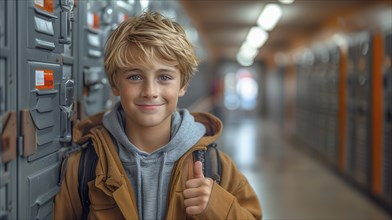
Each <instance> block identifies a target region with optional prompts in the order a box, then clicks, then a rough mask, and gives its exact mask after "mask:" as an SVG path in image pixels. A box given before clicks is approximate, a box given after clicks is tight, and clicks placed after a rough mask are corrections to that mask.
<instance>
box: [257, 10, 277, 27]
mask: <svg viewBox="0 0 392 220" xmlns="http://www.w3.org/2000/svg"><path fill="white" fill-rule="evenodd" d="M281 16H282V9H281V7H280V6H279V5H277V4H268V5H266V6H265V7H264V9H263V11H262V12H261V14H260V16H259V18H258V19H257V24H258V25H259V26H260V27H262V28H263V29H264V30H267V31H270V30H272V29H273V28H274V27H275V25H276V24H277V23H278V21H279V19H280V17H281Z"/></svg>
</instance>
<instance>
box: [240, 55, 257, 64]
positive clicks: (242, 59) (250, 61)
mask: <svg viewBox="0 0 392 220" xmlns="http://www.w3.org/2000/svg"><path fill="white" fill-rule="evenodd" d="M237 62H238V63H239V64H240V65H241V66H251V65H252V64H253V62H254V60H253V59H250V58H249V57H246V56H244V55H243V54H241V53H237Z"/></svg>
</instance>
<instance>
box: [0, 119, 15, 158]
mask: <svg viewBox="0 0 392 220" xmlns="http://www.w3.org/2000/svg"><path fill="white" fill-rule="evenodd" d="M3 117H4V118H3V121H2V122H1V123H3V131H2V133H1V151H2V154H1V161H2V163H7V162H10V161H11V160H14V159H16V133H17V132H16V131H17V130H16V112H6V113H5V114H4V116H3Z"/></svg>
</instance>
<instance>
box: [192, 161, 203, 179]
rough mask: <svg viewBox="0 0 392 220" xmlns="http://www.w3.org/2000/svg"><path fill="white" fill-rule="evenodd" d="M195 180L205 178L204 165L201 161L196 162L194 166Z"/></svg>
mask: <svg viewBox="0 0 392 220" xmlns="http://www.w3.org/2000/svg"><path fill="white" fill-rule="evenodd" d="M193 175H194V178H204V175H203V164H202V163H201V162H200V161H196V162H195V164H194V166H193Z"/></svg>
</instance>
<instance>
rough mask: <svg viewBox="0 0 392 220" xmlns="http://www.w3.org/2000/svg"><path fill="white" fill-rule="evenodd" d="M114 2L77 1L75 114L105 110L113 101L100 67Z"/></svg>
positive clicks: (111, 19) (86, 114)
mask: <svg viewBox="0 0 392 220" xmlns="http://www.w3.org/2000/svg"><path fill="white" fill-rule="evenodd" d="M114 3H115V2H111V1H106V0H99V1H91V0H87V1H79V2H78V6H77V11H78V13H77V16H75V19H76V20H77V22H76V23H77V26H76V27H75V34H76V38H77V39H79V40H78V41H77V42H76V44H75V45H74V48H75V51H77V53H78V56H79V57H78V59H77V61H76V65H75V67H74V68H75V72H77V73H78V75H77V77H76V78H77V82H79V83H78V84H77V85H76V86H77V89H76V91H77V95H76V101H77V108H78V118H79V119H81V118H83V117H86V116H88V115H92V114H95V113H97V112H99V111H102V110H105V109H107V108H109V107H110V106H111V105H112V102H111V96H110V94H111V90H110V85H109V82H108V80H107V78H106V75H105V71H104V67H103V52H104V43H105V41H106V38H107V35H108V33H110V31H111V28H113V16H114V14H113V13H114V11H113V7H112V4H114Z"/></svg>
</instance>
